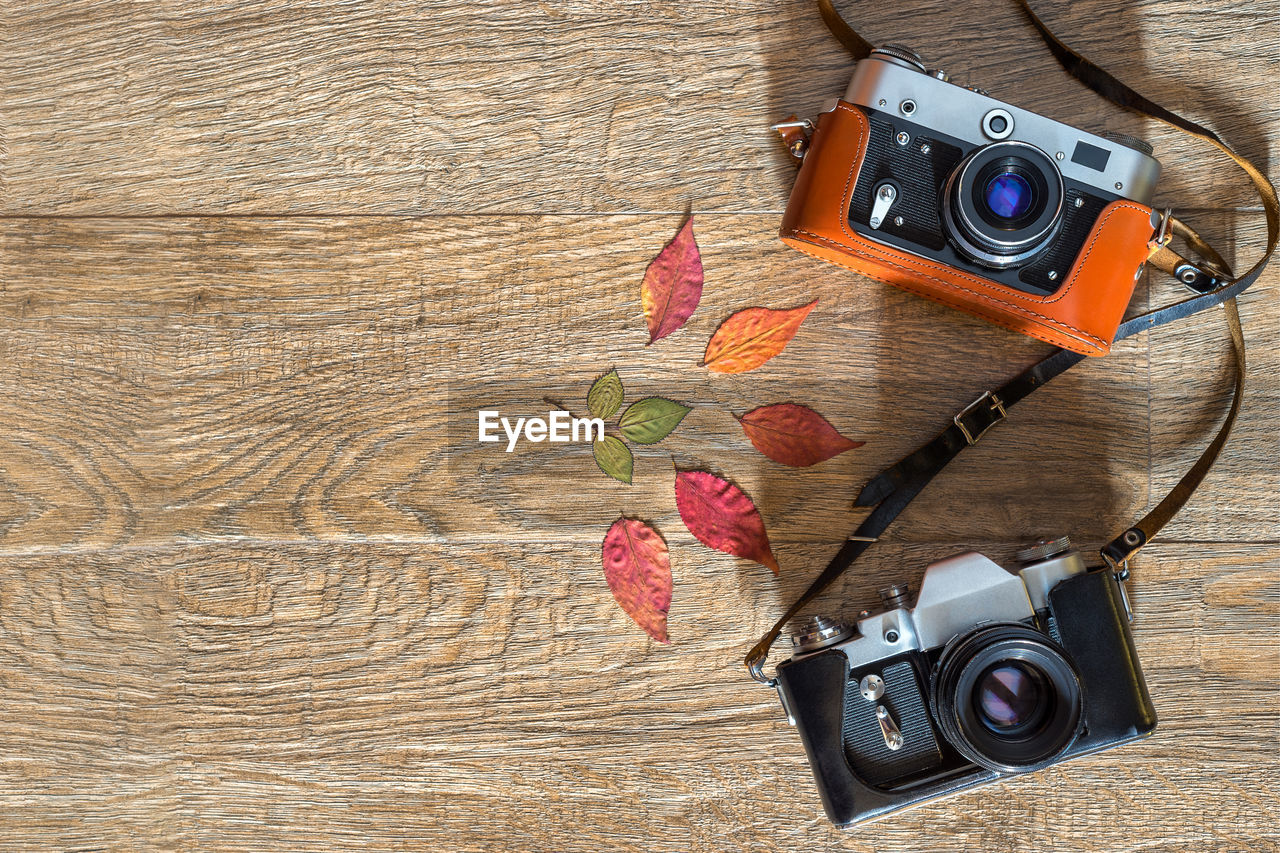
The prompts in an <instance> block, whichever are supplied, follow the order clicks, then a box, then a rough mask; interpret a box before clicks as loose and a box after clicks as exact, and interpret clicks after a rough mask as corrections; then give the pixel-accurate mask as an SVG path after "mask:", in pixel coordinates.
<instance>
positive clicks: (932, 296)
mask: <svg viewBox="0 0 1280 853" xmlns="http://www.w3.org/2000/svg"><path fill="white" fill-rule="evenodd" d="M796 233H803V234H806V235H808V236H813V237H816V236H817V235H816V234H810V233H809V232H807V231H803V232H801V231H797V232H796ZM819 239H821V238H819ZM836 245H839V244H836ZM791 248H793V249H795V250H796V251H797V252H800V253H801V254H802V255H808V256H809V257H811V258H815V259H816V260H819V261H822V262H823V263H831V260H830V259H829V258H824V257H823V256H822V255H819V254H818V253H817V252H811V251H809V250H808V249H805V248H803V247H801V246H798V245H795V244H791ZM858 272H859V273H860V274H862V275H865V276H867V277H868V278H873V279H875V280H876V281H879V282H883V283H884V284H887V285H889V286H890V287H896V288H898V289H899V290H905V291H907V292H908V293H911V294H913V295H915V296H919V297H922V298H924V299H928V300H931V301H933V302H938V303H940V304H942V305H945V306H947V307H948V308H951V309H954V310H957V311H962V312H964V313H966V314H969V313H975V312H976V313H977V314H978V316H980V317H981V318H982V319H983V320H985V321H986V322H988V323H994V324H995V325H997V326H1002V327H1004V328H1006V329H1009V330H1010V331H1013V332H1018V333H1019V334H1023V335H1027V336H1028V337H1032V338H1035V339H1036V340H1040V341H1044V342H1045V343H1047V344H1053V345H1054V346H1055V347H1056V346H1062V339H1061V338H1051V337H1048V336H1047V335H1046V334H1045V333H1044V332H1041V331H1038V330H1036V329H1035V327H1031V328H1025V327H1023V326H1015V325H1014V324H1013V323H1011V322H1010V321H1009V319H1008V318H1007V317H1003V316H1001V315H999V314H991V313H988V312H987V311H985V310H983V308H982V306H980V305H972V304H969V303H965V302H954V301H952V300H949V299H947V298H945V295H944V294H945V291H944V292H943V293H939V292H937V291H932V290H924V289H918V288H915V287H911V286H910V285H905V284H899V283H898V282H896V281H890V280H889V279H887V278H883V277H881V276H878V275H876V274H875V273H869V272H867V271H865V270H858ZM1028 322H1032V323H1034V322H1035V321H1034V320H1030V319H1029V320H1028ZM1041 325H1044V326H1045V328H1047V329H1052V330H1053V331H1054V332H1056V333H1057V334H1059V335H1062V336H1063V337H1067V338H1071V339H1073V340H1075V341H1077V342H1078V343H1080V344H1082V345H1084V346H1090V344H1091V343H1092V342H1091V341H1089V340H1085V339H1084V338H1080V337H1077V336H1075V335H1070V334H1067V332H1066V331H1064V330H1063V329H1057V328H1054V327H1053V326H1050V325H1048V324H1047V323H1046V324H1041ZM1067 328H1071V327H1070V326H1068V327H1067ZM1081 334H1086V335H1087V334H1088V333H1087V332H1082V333H1081ZM1094 340H1097V339H1096V338H1095V339H1094ZM1092 348H1093V349H1094V354H1095V355H1105V354H1106V353H1108V352H1109V351H1110V349H1111V348H1110V347H1109V346H1108V345H1107V344H1106V342H1105V341H1102V342H1101V344H1100V345H1098V346H1093V347H1092Z"/></svg>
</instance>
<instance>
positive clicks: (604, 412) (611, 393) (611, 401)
mask: <svg viewBox="0 0 1280 853" xmlns="http://www.w3.org/2000/svg"><path fill="white" fill-rule="evenodd" d="M622 396H623V391H622V379H621V378H620V377H619V376H618V371H617V370H616V369H615V370H610V371H609V372H608V373H606V374H605V375H603V376H601V377H600V378H599V379H597V380H596V381H595V382H593V383H592V385H591V390H590V391H588V392H587V411H589V412H591V416H592V417H595V418H611V417H613V416H614V414H616V413H617V411H618V409H621V408H622Z"/></svg>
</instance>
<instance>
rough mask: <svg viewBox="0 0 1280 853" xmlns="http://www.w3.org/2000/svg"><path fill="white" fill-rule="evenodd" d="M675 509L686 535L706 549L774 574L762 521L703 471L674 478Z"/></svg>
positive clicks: (742, 498)
mask: <svg viewBox="0 0 1280 853" xmlns="http://www.w3.org/2000/svg"><path fill="white" fill-rule="evenodd" d="M676 508H677V509H679V510H680V519H681V520H682V521H683V522H684V526H685V527H687V528H689V532H690V533H692V534H693V535H694V536H696V537H697V538H698V541H699V542H701V543H702V544H703V545H706V546H707V547H708V548H715V549H716V550H717V551H723V552H725V553H726V554H732V555H733V556H735V557H743V558H745V559H747V560H754V561H756V562H757V563H759V564H760V565H762V566H767V567H768V568H770V569H772V570H773V573H774V574H775V575H776V574H777V573H778V561H777V560H775V559H774V557H773V551H772V549H770V547H769V537H768V535H767V534H766V533H765V531H764V521H763V520H762V519H761V518H760V513H759V512H758V511H757V510H756V506H755V504H753V503H752V502H751V498H749V497H747V496H746V494H745V493H744V492H743V491H742V490H741V489H739V488H738V487H737V486H735V485H733V484H732V483H730V482H728V481H726V480H722V479H720V478H719V477H717V476H715V475H714V474H708V473H707V472H706V471H680V472H678V473H677V474H676Z"/></svg>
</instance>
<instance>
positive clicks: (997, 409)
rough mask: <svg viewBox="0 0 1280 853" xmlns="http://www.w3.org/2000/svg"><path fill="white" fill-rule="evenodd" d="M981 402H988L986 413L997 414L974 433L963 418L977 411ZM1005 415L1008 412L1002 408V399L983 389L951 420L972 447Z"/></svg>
mask: <svg viewBox="0 0 1280 853" xmlns="http://www.w3.org/2000/svg"><path fill="white" fill-rule="evenodd" d="M983 403H989V404H990V405H989V407H988V409H987V413H988V414H995V415H997V417H995V418H992V420H991V422H990V423H988V424H987V425H986V426H984V427H983V428H982V429H980V430H978V432H977V434H976V435H975V434H974V433H973V432H971V431H970V430H969V428H968V427H967V426H965V424H964V418H965V417H966V416H967V415H969V414H972V413H973V412H975V411H977V409H978V407H979V406H981V405H982V404H983ZM1006 417H1008V414H1007V413H1006V412H1005V410H1004V401H1003V400H1001V399H1000V398H999V397H997V396H996V395H995V394H992V393H991V392H990V391H983V392H982V396H981V397H979V398H978V399H976V400H974V401H973V402H972V403H970V404H969V405H967V406H965V407H964V411H962V412H960V414H958V415H956V416H955V417H953V418H952V419H951V420H952V422H953V423H955V425H956V426H958V427H959V428H960V434H961V435H963V436H964V440H965V441H967V442H968V443H969V446H970V447H972V446H973V445H975V444H977V443H978V439H980V438H982V437H983V436H984V435H986V434H987V431H988V430H990V429H991V428H992V427H993V426H995V425H996V424H998V423H1000V422H1001V421H1002V420H1004V419H1005V418H1006Z"/></svg>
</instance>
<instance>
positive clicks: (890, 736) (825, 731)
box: [778, 538, 1156, 825]
mask: <svg viewBox="0 0 1280 853" xmlns="http://www.w3.org/2000/svg"><path fill="white" fill-rule="evenodd" d="M1018 559H1019V561H1020V562H1022V563H1023V568H1022V569H1021V571H1019V572H1018V573H1017V574H1012V573H1010V572H1007V571H1005V570H1004V569H1002V568H1001V567H1000V566H998V565H996V564H995V563H994V562H992V561H991V560H989V559H987V558H986V557H984V556H982V555H980V554H976V553H968V554H961V555H959V556H955V557H951V558H950V559H947V560H943V561H941V562H938V563H934V564H933V565H931V566H929V567H928V569H927V570H926V572H925V575H924V580H923V582H922V583H921V587H920V594H919V596H918V597H917V598H916V601H915V605H914V606H913V607H909V606H908V600H907V599H908V591H907V589H906V588H905V587H891V588H889V589H886V590H883V591H882V592H881V598H882V599H883V601H884V604H885V607H886V609H885V610H884V611H882V612H879V613H875V614H867V613H863V614H862V616H861V618H860V619H859V621H858V623H857V627H856V629H854V628H849V627H847V626H846V625H844V624H842V623H840V622H838V621H833V620H828V619H813V620H810V622H809V623H808V624H806V625H805V627H804V628H803V629H802V631H801V633H800V634H798V635H796V636H795V637H793V639H792V643H793V657H792V658H791V660H789V661H787V662H785V663H782V664H780V665H779V666H778V688H779V693H780V695H781V696H782V701H783V704H784V706H785V707H786V710H787V715H788V718H789V719H790V720H791V721H792V722H793V723H794V724H795V726H796V728H797V730H798V731H799V732H800V737H801V739H802V740H803V742H804V748H805V751H806V752H807V753H808V756H809V762H810V764H811V765H812V768H813V774H814V778H815V779H816V780H817V783H818V791H819V793H820V794H821V796H822V802H823V806H824V807H825V809H826V812H827V816H828V817H830V818H831V820H832V822H833V823H836V824H838V825H846V824H850V823H861V822H864V821H868V820H872V819H875V818H878V817H882V816H884V815H886V814H888V813H890V812H894V811H897V810H899V809H903V808H906V807H909V806H913V805H916V804H919V803H922V802H924V801H927V800H931V799H934V798H936V797H940V796H944V795H946V794H950V793H954V792H956V791H960V790H963V789H966V788H971V787H974V786H976V785H982V784H986V783H988V782H993V781H995V780H997V779H998V778H1000V777H1001V776H1003V775H1007V774H1013V773H1024V772H1028V771H1032V770H1039V769H1041V768H1043V767H1047V766H1049V765H1050V764H1054V763H1057V762H1059V761H1064V760H1066V759H1069V758H1074V757H1076V756H1079V755H1084V754H1087V753H1090V752H1096V751H1098V750H1102V749H1107V748H1109V747H1112V746H1116V745H1118V744H1121V743H1125V742H1126V741H1130V740H1134V739H1137V738H1141V737H1144V736H1145V735H1147V734H1149V733H1150V732H1151V731H1152V730H1153V729H1154V728H1155V725H1156V713H1155V709H1154V708H1153V707H1152V705H1151V699H1150V697H1149V696H1148V695H1147V688H1146V684H1145V683H1144V682H1143V678H1142V670H1141V669H1140V668H1139V666H1138V657H1137V652H1136V651H1135V649H1134V645H1133V638H1132V636H1131V635H1130V633H1129V606H1128V598H1127V596H1126V594H1125V590H1124V587H1123V581H1121V580H1120V579H1118V578H1117V576H1116V574H1115V573H1114V572H1112V571H1111V570H1110V569H1106V568H1098V569H1087V568H1086V567H1085V565H1084V561H1083V560H1082V559H1081V557H1080V555H1079V554H1078V553H1076V552H1075V551H1072V550H1070V542H1069V540H1067V539H1066V538H1063V539H1058V540H1054V541H1048V542H1041V543H1038V544H1037V545H1035V546H1032V547H1031V548H1029V549H1027V550H1024V551H1023V552H1021V553H1020V554H1019V555H1018Z"/></svg>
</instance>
